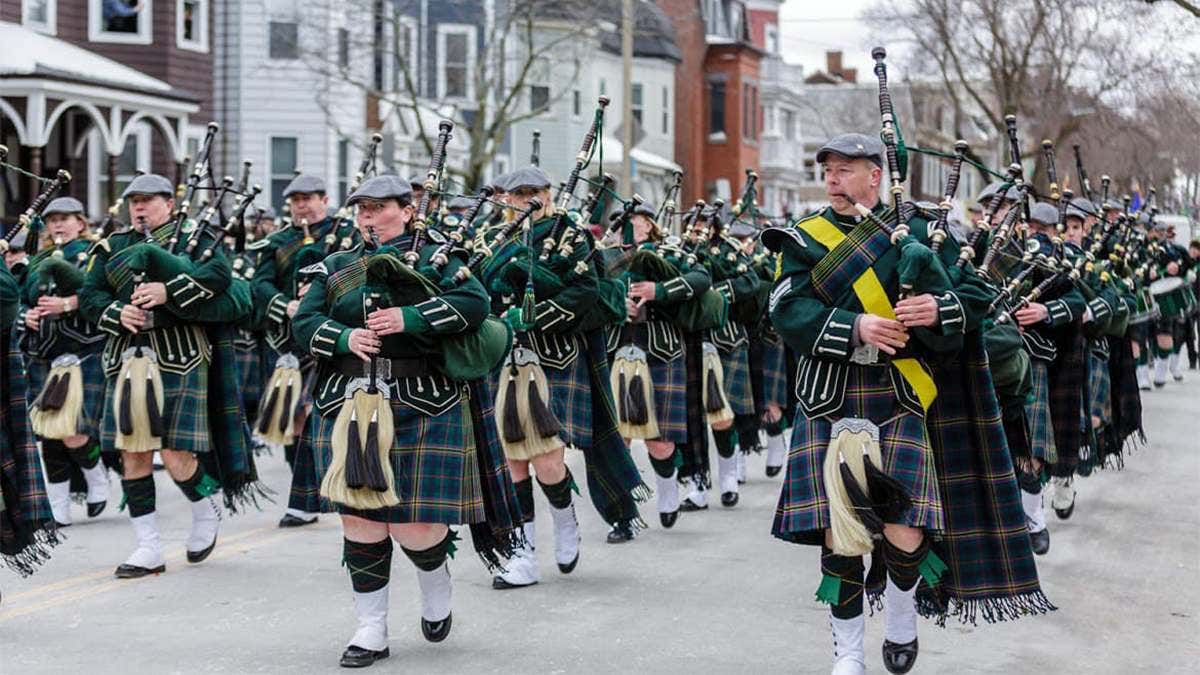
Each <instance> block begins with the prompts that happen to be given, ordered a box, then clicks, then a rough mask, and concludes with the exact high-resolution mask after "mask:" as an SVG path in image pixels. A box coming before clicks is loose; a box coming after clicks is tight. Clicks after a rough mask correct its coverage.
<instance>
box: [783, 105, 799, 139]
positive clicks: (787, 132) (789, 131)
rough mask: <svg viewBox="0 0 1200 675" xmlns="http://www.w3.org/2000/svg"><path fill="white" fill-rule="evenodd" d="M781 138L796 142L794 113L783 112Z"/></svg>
mask: <svg viewBox="0 0 1200 675" xmlns="http://www.w3.org/2000/svg"><path fill="white" fill-rule="evenodd" d="M781 112H782V113H783V124H782V126H783V138H784V140H787V141H794V140H796V113H794V112H792V111H791V110H783V111H781Z"/></svg>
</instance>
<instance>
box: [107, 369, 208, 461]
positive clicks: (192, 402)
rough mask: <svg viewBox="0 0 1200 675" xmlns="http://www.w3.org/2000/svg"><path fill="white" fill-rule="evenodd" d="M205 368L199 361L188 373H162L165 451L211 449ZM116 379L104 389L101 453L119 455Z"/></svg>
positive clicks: (111, 379)
mask: <svg viewBox="0 0 1200 675" xmlns="http://www.w3.org/2000/svg"><path fill="white" fill-rule="evenodd" d="M208 368H209V363H208V362H207V361H200V362H199V363H198V364H196V365H195V367H193V368H192V369H191V370H190V371H188V372H186V373H183V374H182V375H181V374H179V373H169V372H167V371H165V370H164V371H161V374H162V384H163V410H162V417H163V426H164V428H165V429H166V432H165V433H164V434H163V439H162V446H163V447H164V448H166V449H168V450H178V451H180V452H190V453H192V454H196V455H202V454H204V453H207V452H208V451H209V449H210V448H211V447H212V438H211V435H210V433H209V419H208ZM116 386H117V377H116V376H113V377H112V378H109V379H108V381H107V383H106V384H105V387H104V422H103V424H102V425H101V442H102V445H103V447H102V450H104V451H105V452H119V451H118V450H117V448H116V446H115V443H116V438H117V420H116V415H115V414H113V397H114V396H115V395H116Z"/></svg>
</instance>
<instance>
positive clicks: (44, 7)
mask: <svg viewBox="0 0 1200 675" xmlns="http://www.w3.org/2000/svg"><path fill="white" fill-rule="evenodd" d="M57 15H58V2H57V0H21V23H23V24H24V25H26V26H28V27H29V28H32V29H33V30H36V31H38V32H39V33H46V34H48V35H54V34H55V32H56V31H57V30H58V26H57V24H58V16H57Z"/></svg>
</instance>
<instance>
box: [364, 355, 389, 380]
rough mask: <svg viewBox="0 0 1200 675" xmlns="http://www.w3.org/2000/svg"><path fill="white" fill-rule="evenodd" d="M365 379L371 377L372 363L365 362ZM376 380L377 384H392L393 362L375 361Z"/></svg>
mask: <svg viewBox="0 0 1200 675" xmlns="http://www.w3.org/2000/svg"><path fill="white" fill-rule="evenodd" d="M363 377H365V378H368V379H369V378H370V377H371V362H370V361H363ZM375 380H376V381H377V382H391V380H392V360H391V359H384V358H377V359H375Z"/></svg>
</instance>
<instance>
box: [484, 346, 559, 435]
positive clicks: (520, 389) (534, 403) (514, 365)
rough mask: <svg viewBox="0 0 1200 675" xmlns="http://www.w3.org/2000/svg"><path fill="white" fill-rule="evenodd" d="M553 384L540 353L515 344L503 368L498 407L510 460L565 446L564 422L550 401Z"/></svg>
mask: <svg viewBox="0 0 1200 675" xmlns="http://www.w3.org/2000/svg"><path fill="white" fill-rule="evenodd" d="M549 400H550V384H549V383H548V382H547V381H546V373H545V372H544V371H543V370H542V364H541V361H540V360H539V359H538V356H537V353H536V352H534V351H533V350H532V349H527V348H525V347H515V348H514V349H513V350H512V353H511V354H510V355H509V357H508V359H507V361H505V364H504V366H502V367H501V369H500V387H499V391H498V392H497V393H496V410H498V411H500V414H501V417H500V443H501V445H503V446H504V454H505V455H506V456H507V457H508V458H510V459H531V458H533V457H537V456H538V455H544V454H546V453H547V452H550V451H551V450H554V449H555V448H559V447H562V446H563V445H564V443H563V441H562V439H561V438H560V437H559V432H560V431H562V424H561V423H560V422H559V421H558V418H556V417H555V416H554V412H553V411H552V410H551V409H550V406H549V405H548V404H547V401H549Z"/></svg>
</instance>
